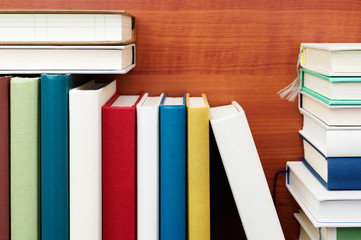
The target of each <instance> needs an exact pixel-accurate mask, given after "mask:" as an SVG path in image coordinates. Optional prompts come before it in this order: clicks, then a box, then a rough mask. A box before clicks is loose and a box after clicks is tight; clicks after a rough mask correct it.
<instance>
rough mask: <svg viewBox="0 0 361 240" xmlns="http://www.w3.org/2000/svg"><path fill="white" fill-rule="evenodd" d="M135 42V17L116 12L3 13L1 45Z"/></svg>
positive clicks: (0, 30) (56, 11) (27, 11)
mask: <svg viewBox="0 0 361 240" xmlns="http://www.w3.org/2000/svg"><path fill="white" fill-rule="evenodd" d="M134 41H135V17H134V16H133V15H131V14H129V13H127V12H125V11H122V10H120V11H116V10H1V11H0V44H2V45H98V44H128V43H131V42H134Z"/></svg>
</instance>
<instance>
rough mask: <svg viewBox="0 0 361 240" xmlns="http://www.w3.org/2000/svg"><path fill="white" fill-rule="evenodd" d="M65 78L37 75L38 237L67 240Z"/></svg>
mask: <svg viewBox="0 0 361 240" xmlns="http://www.w3.org/2000/svg"><path fill="white" fill-rule="evenodd" d="M70 81H71V80H70V76H69V75H48V74H43V75H41V84H40V85H41V87H40V89H41V90H40V92H41V238H42V239H47V240H67V239H69V200H68V199H69V182H68V179H69V177H68V176H69V170H68V169H69V167H68V166H69V162H68V161H69V154H68V151H69V150H68V129H69V128H68V124H69V122H68V115H69V114H68V111H69V106H68V99H69V98H68V96H69V85H70V83H69V82H70Z"/></svg>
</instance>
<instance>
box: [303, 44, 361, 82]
mask: <svg viewBox="0 0 361 240" xmlns="http://www.w3.org/2000/svg"><path fill="white" fill-rule="evenodd" d="M301 51H302V57H301V66H302V67H303V68H305V69H308V70H311V71H313V72H317V73H320V74H323V75H327V76H361V43H302V44H301Z"/></svg>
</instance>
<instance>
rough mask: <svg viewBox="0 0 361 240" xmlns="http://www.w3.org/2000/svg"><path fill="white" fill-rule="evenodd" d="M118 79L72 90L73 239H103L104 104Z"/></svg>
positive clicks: (71, 208) (71, 216)
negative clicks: (102, 113) (102, 110)
mask: <svg viewBox="0 0 361 240" xmlns="http://www.w3.org/2000/svg"><path fill="white" fill-rule="evenodd" d="M115 91H116V81H115V80H114V81H112V82H111V83H109V84H107V83H95V81H94V80H93V81H90V82H88V83H85V84H83V85H81V86H79V87H76V88H73V89H71V90H70V91H69V195H70V196H69V208H70V210H69V211H70V212H69V217H70V226H69V227H70V239H79V240H81V239H84V240H91V239H94V240H101V239H102V119H101V116H102V115H101V108H102V106H103V105H104V104H105V103H106V102H107V101H108V100H109V99H110V98H111V97H112V96H113V95H114V93H115Z"/></svg>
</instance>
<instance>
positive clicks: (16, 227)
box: [1, 77, 49, 240]
mask: <svg viewBox="0 0 361 240" xmlns="http://www.w3.org/2000/svg"><path fill="white" fill-rule="evenodd" d="M39 84H40V81H39V78H38V77H35V78H20V77H16V78H12V79H11V82H10V136H11V137H10V156H11V158H10V206H11V210H10V213H11V217H10V218H11V239H29V240H37V239H40V179H39V175H40V166H39V165H40V98H39V91H40V86H39ZM1 235H2V234H1ZM48 239H49V238H48Z"/></svg>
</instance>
